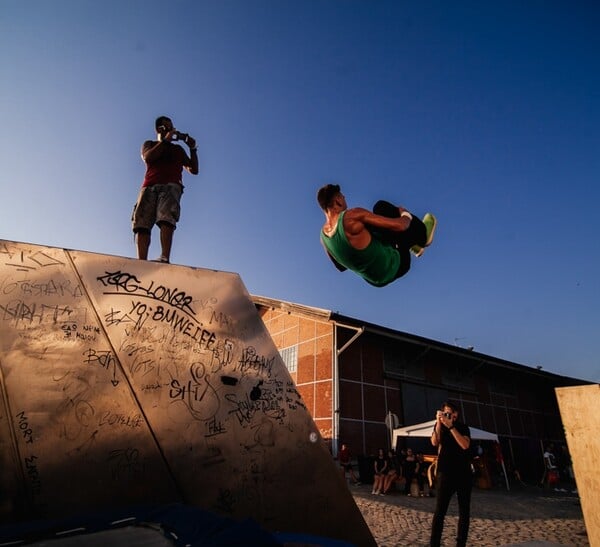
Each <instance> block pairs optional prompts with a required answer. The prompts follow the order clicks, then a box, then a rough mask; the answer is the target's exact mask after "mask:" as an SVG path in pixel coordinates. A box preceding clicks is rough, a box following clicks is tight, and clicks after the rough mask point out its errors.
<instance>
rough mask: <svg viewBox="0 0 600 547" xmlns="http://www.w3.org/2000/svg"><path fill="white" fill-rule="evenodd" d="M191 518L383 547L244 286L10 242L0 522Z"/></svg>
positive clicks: (1, 260) (1, 321) (0, 412)
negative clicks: (168, 512) (161, 508)
mask: <svg viewBox="0 0 600 547" xmlns="http://www.w3.org/2000/svg"><path fill="white" fill-rule="evenodd" d="M139 503H152V504H163V503H181V504H186V505H190V506H196V507H200V508H203V509H205V510H208V511H213V512H216V513H218V514H221V515H224V516H228V517H233V518H236V519H238V518H239V519H244V518H248V517H250V518H252V519H254V520H256V521H257V522H258V523H259V524H260V525H261V526H262V527H264V528H265V529H266V530H269V531H273V532H294V533H305V534H315V535H320V536H324V537H328V538H333V539H340V540H345V541H349V542H352V543H353V544H355V545H361V546H362V545H365V546H368V545H375V542H374V540H373V537H372V535H371V533H370V531H369V529H368V527H367V525H366V523H365V521H364V519H363V517H362V515H361V513H360V511H359V510H358V508H357V507H356V504H355V503H354V500H353V499H352V496H351V494H350V492H349V491H348V488H347V486H346V484H345V483H344V481H343V480H342V477H341V474H340V473H339V471H338V469H337V467H336V466H335V464H334V462H333V461H332V458H331V455H330V453H329V451H328V450H327V448H326V446H325V444H324V443H323V441H322V439H321V438H320V435H319V432H318V429H317V427H316V426H315V424H314V422H313V420H312V418H311V416H310V414H309V413H308V411H307V410H306V408H305V405H304V403H303V401H302V398H301V397H300V395H299V393H298V391H297V390H296V387H295V385H294V383H293V381H292V379H291V377H290V375H289V374H288V371H287V369H286V367H285V365H284V363H283V361H282V360H281V358H280V356H279V353H278V351H277V348H276V347H275V345H274V344H273V342H272V340H271V338H270V336H269V334H268V332H267V330H266V328H265V327H264V325H263V323H262V321H261V319H260V317H259V315H258V313H257V311H256V309H255V307H254V305H253V303H252V301H251V299H250V297H249V294H248V291H247V290H246V288H245V287H244V285H243V283H242V281H241V279H240V277H239V276H238V275H237V274H234V273H227V272H220V271H213V270H206V269H198V268H190V267H184V266H175V265H165V264H160V263H154V262H147V261H139V260H135V259H129V258H123V257H116V256H108V255H100V254H93V253H88V252H81V251H73V250H66V249H60V248H53V247H44V246H38V245H32V244H26V243H18V242H11V241H3V240H0V520H1V522H3V523H10V522H16V521H19V520H31V519H39V518H60V517H65V516H68V515H72V514H74V513H76V512H82V511H94V510H103V509H105V508H109V507H112V508H114V507H115V506H127V505H132V504H139Z"/></svg>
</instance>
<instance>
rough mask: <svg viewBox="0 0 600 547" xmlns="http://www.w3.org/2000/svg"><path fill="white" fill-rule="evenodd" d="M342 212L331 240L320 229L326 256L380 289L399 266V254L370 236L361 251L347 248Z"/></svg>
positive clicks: (350, 246)
mask: <svg viewBox="0 0 600 547" xmlns="http://www.w3.org/2000/svg"><path fill="white" fill-rule="evenodd" d="M345 214H346V211H343V212H342V213H341V214H340V216H339V218H338V221H337V226H336V229H335V232H334V233H333V235H332V236H331V237H329V236H327V235H326V234H325V232H323V230H321V241H322V242H323V245H324V246H325V248H326V249H327V250H328V251H329V254H330V255H331V256H332V257H333V258H335V259H336V260H337V261H338V262H339V263H340V264H341V265H342V266H345V267H346V268H348V269H349V270H352V271H353V272H356V273H357V274H358V275H360V276H361V277H362V278H363V279H364V280H365V281H367V282H369V283H371V285H375V286H377V287H383V286H384V285H387V284H388V283H390V282H392V281H393V280H394V279H396V274H397V273H398V269H399V267H400V253H399V252H398V251H397V250H396V249H394V248H393V247H392V246H391V245H386V244H385V243H382V242H381V241H379V240H378V239H376V238H375V237H374V236H373V234H371V243H369V245H368V246H367V247H366V248H364V249H355V248H354V247H352V245H350V242H349V241H348V238H347V237H346V232H344V215H345Z"/></svg>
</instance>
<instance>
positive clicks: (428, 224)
mask: <svg viewBox="0 0 600 547" xmlns="http://www.w3.org/2000/svg"><path fill="white" fill-rule="evenodd" d="M423 224H425V234H426V237H427V239H426V241H425V247H429V245H431V242H432V241H433V234H434V233H435V228H436V226H437V220H436V218H435V217H434V216H433V215H432V214H431V213H426V214H425V216H424V217H423ZM425 247H421V246H420V245H413V246H412V247H411V248H410V252H411V253H412V254H414V255H415V256H416V257H420V256H423V253H424V252H425Z"/></svg>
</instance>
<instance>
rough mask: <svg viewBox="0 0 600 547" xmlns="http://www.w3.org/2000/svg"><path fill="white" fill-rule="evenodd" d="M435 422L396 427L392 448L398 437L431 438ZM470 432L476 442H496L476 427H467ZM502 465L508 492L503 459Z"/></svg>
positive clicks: (496, 436)
mask: <svg viewBox="0 0 600 547" xmlns="http://www.w3.org/2000/svg"><path fill="white" fill-rule="evenodd" d="M434 425H435V420H430V421H428V422H423V423H420V424H414V425H408V426H406V427H398V428H394V429H392V446H393V447H395V446H396V443H397V442H398V437H427V438H428V437H431V432H432V431H433V426H434ZM469 430H470V432H471V439H472V440H477V441H495V442H497V443H499V441H498V435H496V434H495V433H490V432H489V431H484V430H483V429H477V428H476V427H471V426H469ZM500 463H501V465H502V471H503V472H504V480H505V481H506V489H507V490H510V486H509V484H508V477H507V475H506V467H504V458H502V461H501V462H500Z"/></svg>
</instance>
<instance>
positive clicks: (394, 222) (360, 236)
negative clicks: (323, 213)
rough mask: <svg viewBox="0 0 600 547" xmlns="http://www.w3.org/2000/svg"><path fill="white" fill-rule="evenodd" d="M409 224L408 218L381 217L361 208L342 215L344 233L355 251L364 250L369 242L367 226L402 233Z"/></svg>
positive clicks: (369, 235) (369, 236)
mask: <svg viewBox="0 0 600 547" xmlns="http://www.w3.org/2000/svg"><path fill="white" fill-rule="evenodd" d="M400 211H404V209H400ZM409 224H410V217H407V216H400V217H397V218H388V217H382V216H380V215H376V214H375V213H372V212H371V211H369V210H368V209H363V208H361V207H355V208H353V209H348V210H347V211H346V214H345V215H344V231H345V232H346V237H347V238H348V241H349V242H350V243H351V244H352V246H353V247H354V248H355V249H364V248H365V247H367V246H368V245H369V243H370V242H371V234H370V233H369V231H368V230H367V227H368V226H372V227H374V228H383V229H386V230H392V231H394V232H403V231H404V230H406V229H407V228H408V226H409Z"/></svg>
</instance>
